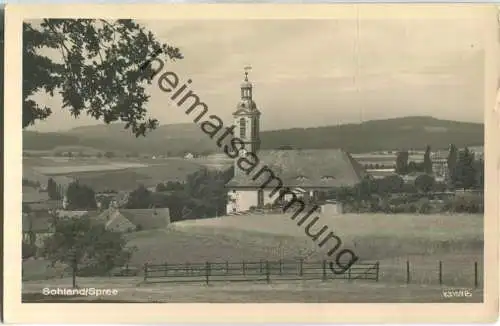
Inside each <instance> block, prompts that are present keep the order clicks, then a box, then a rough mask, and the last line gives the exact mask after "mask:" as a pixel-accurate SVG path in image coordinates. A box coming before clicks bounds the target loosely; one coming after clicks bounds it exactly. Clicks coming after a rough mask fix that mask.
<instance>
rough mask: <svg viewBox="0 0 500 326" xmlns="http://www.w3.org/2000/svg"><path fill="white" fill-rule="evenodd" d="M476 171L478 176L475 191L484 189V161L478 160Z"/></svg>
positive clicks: (475, 165)
mask: <svg viewBox="0 0 500 326" xmlns="http://www.w3.org/2000/svg"><path fill="white" fill-rule="evenodd" d="M474 171H475V174H476V183H475V187H474V188H475V189H479V190H482V189H484V160H483V159H482V158H481V159H478V160H476V161H475V162H474Z"/></svg>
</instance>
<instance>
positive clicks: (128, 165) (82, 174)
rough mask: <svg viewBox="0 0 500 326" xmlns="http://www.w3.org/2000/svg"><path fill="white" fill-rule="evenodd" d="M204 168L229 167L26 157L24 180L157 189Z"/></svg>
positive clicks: (147, 160) (98, 188) (171, 160)
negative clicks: (69, 180) (62, 179)
mask: <svg viewBox="0 0 500 326" xmlns="http://www.w3.org/2000/svg"><path fill="white" fill-rule="evenodd" d="M203 167H206V168H209V169H224V168H226V167H229V165H228V163H227V162H225V161H223V162H218V161H215V160H211V159H192V160H186V159H182V158H164V159H152V158H112V159H107V158H80V157H78V158H67V157H25V158H24V159H23V178H26V179H29V180H33V181H40V182H42V183H46V180H48V178H49V177H50V176H66V177H70V178H78V180H79V182H80V183H82V184H86V185H88V186H90V187H91V188H92V189H94V190H95V191H104V190H117V191H118V190H119V191H125V190H126V191H132V190H134V189H136V188H137V187H138V185H139V184H142V185H144V186H146V187H154V186H156V185H157V184H158V183H160V182H167V181H179V182H183V181H184V180H186V177H187V175H189V174H191V173H194V172H196V171H198V170H200V169H202V168H203Z"/></svg>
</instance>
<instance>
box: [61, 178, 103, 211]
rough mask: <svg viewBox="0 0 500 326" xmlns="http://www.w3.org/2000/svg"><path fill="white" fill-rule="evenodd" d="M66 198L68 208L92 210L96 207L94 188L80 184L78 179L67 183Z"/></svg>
mask: <svg viewBox="0 0 500 326" xmlns="http://www.w3.org/2000/svg"><path fill="white" fill-rule="evenodd" d="M66 199H67V201H68V209H82V210H93V209H96V208H97V203H96V200H95V192H94V190H92V188H90V187H88V186H86V185H81V184H80V183H79V182H78V181H73V182H72V183H70V184H69V186H68V190H67V191H66Z"/></svg>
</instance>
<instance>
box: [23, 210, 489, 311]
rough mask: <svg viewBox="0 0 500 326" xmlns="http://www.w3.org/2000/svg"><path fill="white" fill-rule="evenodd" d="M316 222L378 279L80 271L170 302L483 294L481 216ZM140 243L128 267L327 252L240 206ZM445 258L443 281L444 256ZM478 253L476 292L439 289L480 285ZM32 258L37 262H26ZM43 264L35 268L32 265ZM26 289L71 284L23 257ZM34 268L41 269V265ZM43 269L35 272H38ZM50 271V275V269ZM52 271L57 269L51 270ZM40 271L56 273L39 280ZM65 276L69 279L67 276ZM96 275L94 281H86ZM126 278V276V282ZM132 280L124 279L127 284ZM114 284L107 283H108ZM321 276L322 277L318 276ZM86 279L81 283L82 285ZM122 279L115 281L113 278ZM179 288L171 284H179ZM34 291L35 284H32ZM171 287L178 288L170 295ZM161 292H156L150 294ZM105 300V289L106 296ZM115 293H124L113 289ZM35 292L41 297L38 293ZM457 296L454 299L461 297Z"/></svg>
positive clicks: (297, 231)
mask: <svg viewBox="0 0 500 326" xmlns="http://www.w3.org/2000/svg"><path fill="white" fill-rule="evenodd" d="M319 221H320V223H321V224H320V223H318V224H317V226H315V227H314V228H313V231H314V230H319V228H320V227H321V226H322V225H323V224H325V225H328V226H329V228H330V230H332V231H333V232H335V233H336V234H337V235H338V236H339V237H340V238H341V239H342V242H343V245H342V248H349V249H352V250H353V251H354V252H355V253H356V254H357V255H358V256H359V257H360V260H362V261H379V262H380V277H379V282H378V283H377V282H374V281H361V280H358V281H354V282H351V283H349V282H347V281H343V280H333V281H327V282H324V283H323V282H319V281H318V282H316V283H315V281H302V282H300V281H288V282H284V281H271V284H270V285H268V284H260V283H248V282H245V283H242V284H240V283H238V284H236V283H235V284H222V283H215V284H210V285H209V286H206V285H203V283H202V282H201V283H193V284H186V283H182V284H180V285H179V284H177V285H176V284H156V285H142V286H141V287H139V288H137V289H136V288H135V284H137V283H138V282H140V281H141V280H142V278H141V277H139V278H136V279H135V280H134V281H125V280H124V279H123V278H118V277H113V278H106V277H104V278H95V279H94V278H92V279H90V278H80V281H79V282H81V284H90V283H92V282H95V283H92V284H94V285H93V286H97V284H102V287H112V286H111V285H112V284H115V282H117V284H122V286H123V287H126V288H127V290H124V291H125V292H124V294H123V296H124V297H123V298H124V299H122V300H132V301H133V300H138V301H148V300H166V301H168V302H443V301H442V300H472V301H474V302H477V301H481V297H480V293H482V291H481V290H479V289H481V288H482V274H483V262H482V260H483V229H482V228H483V216H482V215H402V214H401V215H382V214H359V215H356V214H345V215H341V216H335V217H327V216H323V217H322V218H321V219H320V220H319ZM128 244H129V245H130V246H136V247H137V249H138V251H137V252H136V253H135V254H134V255H133V257H132V259H131V262H130V266H131V267H135V268H138V269H141V270H142V267H143V265H144V263H146V262H147V263H153V264H164V263H166V262H167V263H171V264H181V263H197V262H198V263H199V262H205V261H209V262H225V261H230V262H242V261H259V260H261V259H262V260H273V261H275V260H280V259H283V260H296V259H298V258H305V259H306V261H320V260H322V259H326V258H327V256H326V255H325V251H326V250H329V249H330V248H326V247H328V246H325V250H319V249H318V247H317V245H316V244H315V243H314V242H313V241H312V240H311V239H309V238H308V237H307V236H306V235H305V233H304V229H303V227H298V226H297V225H296V223H295V222H294V221H292V220H290V219H289V217H288V216H287V215H244V216H225V217H221V218H213V219H205V220H190V221H183V222H176V223H173V224H171V225H170V226H169V227H168V229H166V230H152V231H141V232H136V233H132V234H129V235H128ZM407 260H408V261H410V265H411V282H410V284H406V277H407V275H406V261H407ZM439 261H441V262H442V266H443V271H442V279H443V284H442V286H441V285H440V284H439V278H438V263H439ZM474 262H477V263H478V266H479V270H478V272H479V289H478V290H474V291H476V292H474V293H478V294H477V296H476V295H474V296H473V298H469V299H466V298H465V299H444V298H443V297H442V296H441V287H443V288H450V287H451V288H474ZM28 264H31V266H30V267H28ZM36 264H38V267H35V266H34V265H36ZM25 267H26V268H25V281H23V286H25V290H24V292H30V293H33V291H34V290H29V289H34V288H36V287H40V286H42V285H43V284H59V283H58V282H63V283H61V284H66V283H67V282H69V281H68V279H67V278H66V277H64V278H62V279H61V278H59V275H60V276H64V275H66V276H68V274H67V273H66V274H65V273H63V268H61V267H58V268H59V270H58V271H56V269H52V272H51V273H52V278H51V276H49V275H47V273H49V272H48V271H49V270H50V269H47V267H46V263H44V262H43V261H39V262H34V261H31V262H26V263H25ZM36 270H38V272H37V271H36ZM37 273H38V274H37ZM44 275H45V276H44ZM54 277H55V278H54ZM44 278H51V279H48V280H43V279H44ZM64 282H66V283H64ZM89 282H90V283H89ZM120 282H122V283H120ZM127 282H128V283H127ZM108 283H109V284H108ZM314 284H316V285H314ZM81 286H83V285H81ZM117 286H118V285H117ZM174 289H175V290H174ZM35 292H36V291H35ZM174 293H175V294H174ZM150 297H152V298H156V299H150ZM108 299H109V298H108ZM115 299H118V298H115ZM33 300H35V299H33ZM456 302H458V301H456Z"/></svg>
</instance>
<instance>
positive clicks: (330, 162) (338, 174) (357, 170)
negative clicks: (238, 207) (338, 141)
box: [227, 149, 366, 189]
mask: <svg viewBox="0 0 500 326" xmlns="http://www.w3.org/2000/svg"><path fill="white" fill-rule="evenodd" d="M257 156H258V157H259V160H260V162H261V163H260V164H259V165H258V166H257V167H256V168H255V169H254V170H253V171H252V173H250V175H249V176H247V175H246V174H245V173H244V172H243V171H241V170H240V171H235V172H236V173H235V176H234V177H233V179H232V180H231V181H229V183H228V184H227V186H228V187H229V188H238V187H245V188H258V187H260V186H261V185H262V184H263V183H264V182H266V180H267V179H268V175H269V173H266V172H263V173H262V174H261V175H260V176H259V177H258V178H257V179H256V180H255V181H254V180H252V177H254V176H255V175H256V174H257V173H258V171H259V170H260V169H261V168H262V167H263V166H264V165H267V166H268V167H269V169H270V170H272V171H273V173H274V174H275V176H276V177H279V178H280V179H281V180H282V181H283V187H304V188H333V187H341V186H354V185H356V184H357V183H359V182H360V181H361V179H363V178H364V177H365V176H366V172H365V170H364V168H363V167H362V166H361V165H360V164H359V163H358V162H357V161H356V160H354V159H353V158H352V156H351V155H350V154H349V153H347V152H345V151H344V150H341V149H327V150H317V149H307V150H265V151H259V152H258V154H257ZM236 170H239V168H237V167H236ZM275 186H276V182H272V183H270V184H269V188H270V189H272V188H274V187H275Z"/></svg>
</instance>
